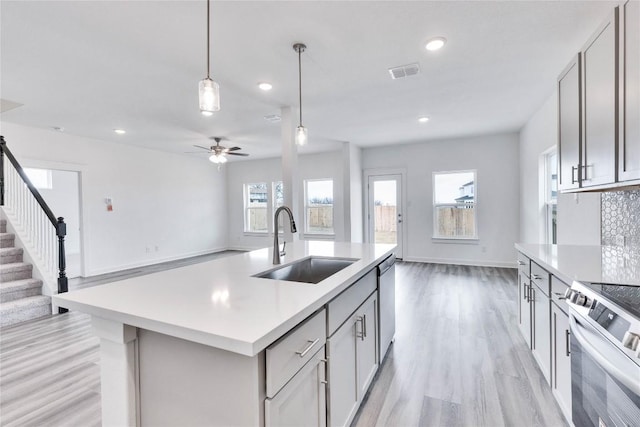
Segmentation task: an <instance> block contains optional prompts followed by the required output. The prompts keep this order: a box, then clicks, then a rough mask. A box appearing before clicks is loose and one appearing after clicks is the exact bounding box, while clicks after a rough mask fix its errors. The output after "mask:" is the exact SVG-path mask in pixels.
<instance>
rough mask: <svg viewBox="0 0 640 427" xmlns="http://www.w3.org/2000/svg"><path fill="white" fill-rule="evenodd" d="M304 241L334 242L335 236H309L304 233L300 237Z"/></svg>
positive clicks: (309, 234)
mask: <svg viewBox="0 0 640 427" xmlns="http://www.w3.org/2000/svg"><path fill="white" fill-rule="evenodd" d="M302 238H303V239H304V240H335V238H336V235H335V233H334V234H311V233H304V234H303V235H302Z"/></svg>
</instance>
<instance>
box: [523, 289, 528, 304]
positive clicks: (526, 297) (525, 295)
mask: <svg viewBox="0 0 640 427" xmlns="http://www.w3.org/2000/svg"><path fill="white" fill-rule="evenodd" d="M522 299H524V300H525V301H526V302H529V285H524V292H523V295H522Z"/></svg>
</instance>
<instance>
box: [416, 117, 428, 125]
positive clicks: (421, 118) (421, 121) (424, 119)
mask: <svg viewBox="0 0 640 427" xmlns="http://www.w3.org/2000/svg"><path fill="white" fill-rule="evenodd" d="M418 121H419V122H420V123H427V122H428V121H429V117H427V116H423V117H420V118H418Z"/></svg>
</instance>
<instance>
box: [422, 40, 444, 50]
mask: <svg viewBox="0 0 640 427" xmlns="http://www.w3.org/2000/svg"><path fill="white" fill-rule="evenodd" d="M446 42H447V39H445V38H444V37H434V38H432V39H431V40H429V41H428V42H427V44H426V45H425V47H426V48H427V50H432V51H433V50H438V49H441V48H442V46H444V44H445V43H446Z"/></svg>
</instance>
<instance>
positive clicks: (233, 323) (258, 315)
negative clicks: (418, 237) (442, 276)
mask: <svg viewBox="0 0 640 427" xmlns="http://www.w3.org/2000/svg"><path fill="white" fill-rule="evenodd" d="M394 248H395V245H381V244H377V245H371V244H362V243H341V242H317V241H297V242H294V243H289V244H287V248H286V249H287V255H285V256H283V257H282V265H284V264H289V263H291V262H293V261H295V260H298V259H301V258H305V257H307V256H309V255H317V256H329V257H333V256H335V257H343V258H356V259H358V261H356V262H354V263H353V264H352V265H350V266H348V267H346V268H345V269H343V270H341V271H339V272H338V273H336V274H334V275H333V276H330V277H329V278H327V279H325V280H323V281H322V282H320V283H317V284H308V283H296V282H286V281H279V280H271V279H261V278H256V277H251V276H252V275H254V274H257V273H260V272H262V271H265V270H269V269H272V268H274V267H275V266H274V265H273V264H272V263H271V260H272V249H260V250H256V251H252V252H247V253H243V254H239V255H234V256H230V257H226V258H220V259H216V260H212V261H208V262H203V263H199V264H193V265H189V266H186V267H181V268H176V269H172V270H167V271H162V272H158V273H153V274H149V275H146V276H141V277H135V278H132V279H127V280H122V281H119V282H113V283H109V284H106V285H101V286H96V287H93V288H88V289H83V290H79V291H74V292H69V293H65V294H60V295H55V296H53V301H54V302H55V304H58V305H59V306H61V307H65V308H68V309H71V310H77V311H81V312H84V313H88V314H90V315H92V316H96V317H101V318H104V319H109V320H113V321H117V322H121V323H123V324H127V325H131V326H135V327H138V328H143V329H147V330H151V331H156V332H159V333H162V334H166V335H171V336H174V337H178V338H182V339H185V340H189V341H194V342H198V343H201V344H206V345H209V346H212V347H217V348H220V349H224V350H228V351H232V352H235V353H240V354H243V355H246V356H255V355H256V354H258V353H259V352H260V351H262V350H264V349H265V348H266V347H267V346H268V345H269V344H271V343H272V342H274V341H275V340H276V339H278V338H279V337H280V336H282V335H283V334H284V333H286V332H287V331H289V330H290V329H292V328H293V327H294V326H295V325H297V324H298V323H300V322H301V321H302V320H304V319H305V318H306V317H307V316H309V315H310V314H312V313H313V312H314V311H316V310H317V309H318V308H320V307H321V306H322V305H324V304H325V303H327V302H329V301H330V300H331V299H332V298H334V297H335V296H337V295H338V294H339V293H340V292H342V291H343V290H344V289H346V288H347V287H348V286H349V285H351V284H352V283H353V282H355V281H356V280H357V279H359V278H360V277H361V276H362V275H363V274H364V273H366V272H367V271H369V270H371V269H372V268H373V267H374V266H376V265H377V264H378V263H380V262H381V261H382V260H384V259H385V258H386V257H387V256H388V255H389V254H391V253H392V252H393V250H394Z"/></svg>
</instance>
